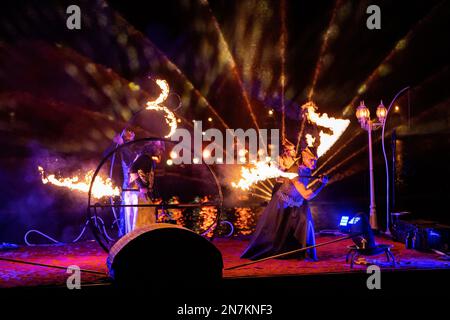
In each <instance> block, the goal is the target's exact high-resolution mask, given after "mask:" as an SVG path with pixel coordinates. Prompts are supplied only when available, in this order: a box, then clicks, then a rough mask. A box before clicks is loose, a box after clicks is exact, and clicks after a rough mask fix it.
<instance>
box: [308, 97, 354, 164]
mask: <svg viewBox="0 0 450 320" xmlns="http://www.w3.org/2000/svg"><path fill="white" fill-rule="evenodd" d="M301 108H302V110H306V117H307V118H308V120H309V121H310V122H312V123H314V124H316V125H318V126H320V127H324V128H328V129H330V130H331V131H332V132H333V134H328V133H325V132H323V131H322V130H321V131H320V133H319V137H320V140H319V146H318V147H317V156H318V157H319V158H320V157H321V156H322V155H323V154H325V153H326V152H327V151H328V150H329V149H330V148H331V146H332V145H333V144H334V143H335V142H336V141H337V140H338V139H339V137H340V136H341V135H342V134H343V133H344V131H345V129H347V127H348V125H349V124H350V120H348V119H336V118H333V117H331V118H330V117H328V115H327V114H326V113H324V114H322V115H320V114H318V113H317V112H316V110H317V106H316V105H315V104H314V103H313V102H307V103H305V104H304V105H303V106H301ZM306 139H307V143H308V145H310V143H314V141H313V140H312V139H313V137H312V136H310V135H309V137H308V135H307V137H306Z"/></svg>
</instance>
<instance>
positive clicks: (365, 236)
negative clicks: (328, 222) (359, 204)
mask: <svg viewBox="0 0 450 320" xmlns="http://www.w3.org/2000/svg"><path fill="white" fill-rule="evenodd" d="M339 231H341V232H343V233H349V234H353V235H354V237H353V238H352V240H353V242H354V243H355V244H356V246H357V248H360V249H371V248H374V247H376V243H375V238H374V236H373V232H372V229H371V228H370V223H369V219H368V217H367V215H366V214H365V213H358V214H356V215H355V216H353V217H351V218H350V216H348V215H343V216H342V217H341V221H340V222H339Z"/></svg>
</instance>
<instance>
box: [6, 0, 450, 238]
mask: <svg viewBox="0 0 450 320" xmlns="http://www.w3.org/2000/svg"><path fill="white" fill-rule="evenodd" d="M74 3H77V4H79V6H80V8H81V10H82V29H81V30H68V29H67V28H66V27H65V24H66V18H67V15H66V13H65V9H66V8H67V6H68V5H70V4H74ZM281 3H282V2H280V1H256V0H255V1H252V0H243V1H226V0H222V1H219V0H214V1H209V6H207V5H205V3H204V1H200V0H195V1H188V0H179V1H178V0H174V1H168V0H166V1H115V0H114V1H106V2H104V1H35V2H33V1H9V2H8V1H5V2H3V1H2V6H3V7H2V8H1V10H0V131H1V133H2V134H1V138H0V142H1V146H2V152H1V153H0V154H1V155H0V177H1V179H2V187H1V188H2V190H1V191H2V197H1V198H2V204H1V205H0V215H1V216H0V241H1V240H5V241H6V240H9V238H8V237H11V234H12V233H17V234H19V235H21V234H23V232H22V231H23V230H26V229H27V228H29V227H30V226H31V225H36V224H38V225H42V221H43V219H47V220H52V219H56V217H58V216H59V212H60V211H61V210H62V211H67V212H74V213H73V214H69V215H68V216H69V218H67V215H66V216H65V217H66V220H65V221H70V223H72V224H74V225H75V226H76V225H77V224H76V223H78V222H79V220H80V219H79V218H75V215H76V214H77V213H79V211H80V209H78V208H79V207H80V203H83V202H82V201H81V200H80V199H78V200H76V201H70V205H69V204H68V202H67V195H61V194H60V193H58V191H51V197H48V198H45V197H44V195H48V189H46V188H44V187H43V186H41V185H40V182H39V180H38V178H39V177H38V176H36V175H35V174H36V172H35V171H34V168H35V166H36V164H37V163H38V162H39V161H44V162H45V163H46V164H48V165H49V166H50V167H51V168H54V169H55V170H57V169H58V170H60V169H61V170H63V169H67V170H69V169H72V170H73V169H75V168H76V166H77V164H79V163H83V164H84V165H85V166H86V167H87V166H88V164H89V166H90V167H92V166H95V164H96V163H97V161H98V159H99V157H100V155H101V153H102V152H103V150H105V148H106V147H108V145H109V144H110V141H111V138H112V135H113V134H114V133H115V132H118V131H120V130H121V129H122V128H123V127H124V126H125V123H126V121H127V120H128V119H129V118H130V116H131V113H132V112H135V111H136V110H138V109H139V108H140V106H142V104H143V103H144V101H146V100H148V99H149V97H154V96H155V95H156V94H157V88H156V86H155V85H154V84H153V83H152V81H149V80H148V76H151V77H153V78H164V79H166V80H167V81H168V82H169V84H170V86H171V89H172V92H176V93H177V94H179V95H180V97H181V99H182V102H183V107H182V108H181V109H180V110H179V113H178V116H180V117H181V118H182V119H183V123H182V124H181V125H182V126H185V127H187V128H189V126H190V123H191V120H193V119H197V120H203V121H204V122H205V123H207V121H206V119H207V118H208V117H212V118H213V122H212V123H211V126H214V127H217V128H219V129H223V128H224V124H225V123H226V124H227V125H228V126H229V127H231V128H250V127H254V123H253V122H252V117H251V116H250V112H249V110H248V106H247V104H246V102H245V98H244V94H246V95H248V99H249V103H250V105H251V108H252V109H253V111H254V114H255V117H256V119H257V122H258V124H259V125H260V127H262V128H279V127H280V123H281V80H280V79H281V71H282V69H281V61H282V57H281V54H280V43H281V41H280V39H281V34H282V29H283V28H282V23H281V21H282V19H281V18H280V17H281V13H282V10H281ZM370 4H377V5H379V6H380V8H381V15H382V17H381V30H369V29H367V28H366V19H367V17H368V15H367V14H366V12H365V11H366V8H367V6H368V5H370ZM285 12H286V16H285V23H286V28H285V30H286V32H285V33H284V35H285V36H286V38H287V45H286V49H285V61H286V63H285V77H286V87H285V99H286V106H287V109H286V114H287V120H286V125H287V127H286V132H287V135H288V138H289V139H291V140H293V141H295V139H296V135H297V132H298V128H299V121H298V110H299V106H300V105H302V104H303V103H305V102H306V101H308V99H309V98H311V99H312V100H314V101H315V102H316V104H317V105H318V107H319V112H321V113H323V112H327V113H329V115H330V116H333V117H337V118H348V119H350V120H351V122H352V123H351V125H350V127H349V128H348V129H347V131H346V132H345V133H344V135H343V136H342V137H341V139H340V140H339V141H338V142H337V143H336V145H335V146H334V147H333V148H332V149H331V150H330V151H329V152H328V153H327V154H325V155H324V156H323V158H321V159H320V161H319V165H320V164H321V163H323V162H325V161H326V162H327V164H326V165H325V166H324V169H323V170H324V171H327V170H331V174H332V176H334V177H335V180H336V182H335V183H333V184H332V185H330V187H329V188H328V189H327V190H326V191H325V192H324V194H323V196H321V198H319V199H318V201H319V202H320V201H322V203H325V204H327V203H331V204H336V205H343V204H345V203H352V205H351V206H350V207H352V209H353V208H354V209H355V210H356V209H358V210H360V209H364V208H365V206H366V203H367V194H368V187H367V185H368V178H367V153H366V150H365V149H364V147H365V146H366V136H365V135H364V134H363V132H362V131H361V129H359V125H358V123H357V121H356V119H355V116H354V110H355V108H356V107H357V106H358V104H359V101H360V100H365V102H366V105H368V106H369V107H370V108H371V110H372V114H374V111H375V107H376V106H377V105H378V103H379V100H380V99H383V101H384V103H385V104H386V105H387V104H388V103H389V102H390V100H391V99H392V98H393V97H394V95H395V94H396V92H398V91H399V90H400V89H402V88H404V87H405V86H410V87H411V90H410V91H409V94H405V95H403V96H402V97H401V98H400V99H399V100H398V101H397V104H398V105H399V107H400V109H399V111H398V112H397V113H395V114H393V115H392V117H391V118H390V120H389V121H390V122H389V125H388V132H389V133H390V132H391V129H392V128H393V127H397V133H398V137H399V139H400V140H401V142H400V144H402V145H401V146H399V148H398V150H399V154H400V155H399V157H400V158H399V165H398V166H399V168H398V169H399V172H398V176H397V177H396V179H397V180H396V183H397V187H398V193H397V196H398V202H397V205H398V206H399V207H398V208H397V209H398V210H404V209H408V210H410V209H411V208H412V207H415V208H420V210H419V211H420V212H421V215H422V216H423V217H425V218H430V219H431V218H435V217H438V218H440V217H444V214H443V213H436V212H438V211H439V212H442V211H440V209H439V208H440V207H442V205H443V201H442V200H441V199H442V198H444V197H446V196H448V192H449V191H450V187H449V183H448V181H449V178H450V175H449V169H448V165H447V163H448V161H449V160H450V155H449V150H450V149H449V147H450V143H449V119H450V115H449V110H450V108H449V90H448V87H449V83H450V72H449V65H448V63H449V56H450V44H449V41H448V36H449V31H450V19H449V13H450V1H425V0H424V1H408V2H403V1H375V2H373V1H351V0H342V1H288V0H287V1H286V11H285ZM215 22H217V24H215ZM221 35H222V36H223V40H224V41H221ZM227 48H229V52H230V54H231V55H230V56H228V55H227ZM233 63H235V68H234V69H233V67H232V66H233ZM316 70H317V71H316ZM233 71H235V72H233ZM239 79H240V80H241V82H242V86H240V83H239ZM314 79H316V80H315V81H314ZM131 81H132V82H134V83H135V84H138V85H140V87H141V88H142V90H140V91H138V92H135V91H133V90H132V89H130V88H131V87H130V86H129V83H130V82H131ZM313 84H314V85H313ZM312 89H313V90H312ZM243 92H244V93H243ZM177 103H178V102H177V101H176V99H175V98H174V97H172V98H171V100H169V103H168V105H169V107H172V106H174V105H176V104H177ZM271 108H273V109H274V110H275V115H274V116H269V115H268V110H269V109H271ZM214 113H216V114H214ZM135 129H136V130H137V132H138V135H140V136H146V135H149V134H162V133H163V132H164V130H166V129H165V127H164V122H163V121H162V119H161V117H158V116H157V115H152V116H147V117H146V118H143V119H141V120H140V121H139V122H138V123H137V124H136V127H135ZM307 130H314V128H309V129H307ZM355 135H356V138H354V139H352V140H351V142H350V143H348V145H346V146H345V148H342V149H340V147H341V146H343V145H344V144H345V143H346V142H347V141H349V140H350V139H351V138H352V137H354V136H355ZM376 135H377V136H376V137H379V133H376ZM388 140H389V139H388ZM338 150H339V152H337V153H336V152H335V151H338ZM353 153H355V155H354V156H353V157H349V156H350V155H352V154H353ZM55 158H59V159H62V160H60V161H61V162H64V166H62V167H58V165H57V164H54V163H52V161H51V159H55ZM375 164H376V172H377V179H376V185H377V192H378V194H379V195H380V196H379V197H378V202H379V203H378V206H379V208H384V204H383V193H384V188H383V184H384V180H383V179H384V163H383V162H382V154H381V148H380V144H379V142H377V143H376V144H375ZM430 169H432V170H430ZM428 172H431V173H432V174H428ZM30 190H31V191H30ZM58 196H59V198H58ZM43 197H44V198H45V200H42V199H43ZM72 200H73V199H72ZM413 200H414V201H416V202H414V201H413ZM18 203H19V204H18ZM413 203H414V204H413ZM362 205H364V207H361V206H362ZM38 207H41V208H40V209H37V208H38ZM426 208H429V210H427V209H426ZM44 211H45V212H46V213H43V212H44ZM81 211H82V210H81ZM380 211H381V212H383V209H380ZM49 212H50V213H49ZM446 216H447V215H446ZM59 223H61V224H64V223H63V222H61V221H60V222H59ZM11 225H17V229H15V230H14V232H13V231H11V228H10V226H11ZM70 228H72V227H69V229H70ZM73 228H76V227H73ZM67 232H68V233H69V234H70V233H71V230H68V231H67ZM3 237H4V239H3Z"/></svg>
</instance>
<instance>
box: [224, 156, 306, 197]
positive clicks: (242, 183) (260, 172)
mask: <svg viewBox="0 0 450 320" xmlns="http://www.w3.org/2000/svg"><path fill="white" fill-rule="evenodd" d="M297 176H298V174H296V173H292V172H284V171H282V170H280V168H278V166H277V164H276V163H275V162H274V161H270V162H267V161H258V162H256V163H255V164H254V165H253V166H252V167H250V168H246V167H242V168H241V179H240V180H239V181H238V182H232V183H231V185H232V186H233V188H240V189H242V190H249V189H250V187H251V186H252V185H253V184H256V183H258V182H260V181H264V180H267V179H271V178H278V177H284V178H289V179H293V178H295V177H297Z"/></svg>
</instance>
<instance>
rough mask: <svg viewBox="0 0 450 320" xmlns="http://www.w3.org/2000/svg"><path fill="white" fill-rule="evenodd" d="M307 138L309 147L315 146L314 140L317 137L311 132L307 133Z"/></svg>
mask: <svg viewBox="0 0 450 320" xmlns="http://www.w3.org/2000/svg"><path fill="white" fill-rule="evenodd" d="M305 138H306V143H308V147H313V146H314V142H315V141H316V138H314V137H313V136H312V135H310V134H309V133H308V134H306V135H305Z"/></svg>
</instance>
